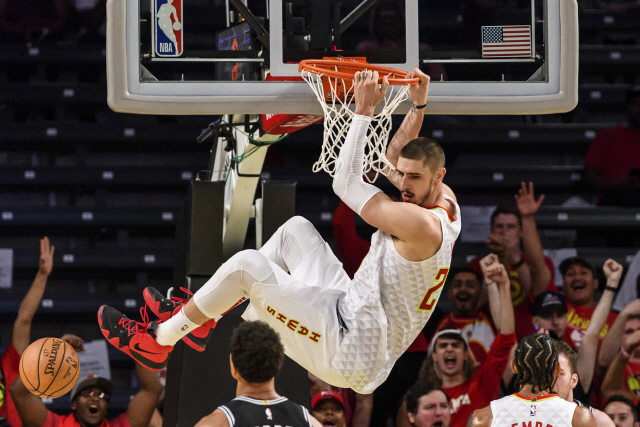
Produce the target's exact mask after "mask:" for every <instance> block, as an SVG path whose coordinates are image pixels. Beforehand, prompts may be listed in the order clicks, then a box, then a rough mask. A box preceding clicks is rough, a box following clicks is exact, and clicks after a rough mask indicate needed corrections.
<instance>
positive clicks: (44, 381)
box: [20, 338, 80, 399]
mask: <svg viewBox="0 0 640 427" xmlns="http://www.w3.org/2000/svg"><path fill="white" fill-rule="evenodd" d="M79 373H80V362H79V361H78V355H77V354H76V351H75V350H74V349H73V348H72V347H71V346H70V345H69V344H67V343H66V342H64V341H62V340H61V339H60V338H41V339H39V340H38V341H35V342H33V343H31V345H30V346H29V347H27V349H26V350H25V351H24V353H22V357H21V358H20V378H21V379H22V383H23V384H24V385H25V387H26V388H27V390H29V391H30V392H31V393H33V394H35V395H36V396H38V397H49V398H52V399H55V398H57V397H60V396H63V395H65V394H66V393H68V392H69V391H71V389H72V388H73V386H74V385H76V382H77V381H78V374H79Z"/></svg>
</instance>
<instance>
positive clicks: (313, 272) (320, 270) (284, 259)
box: [260, 216, 350, 290]
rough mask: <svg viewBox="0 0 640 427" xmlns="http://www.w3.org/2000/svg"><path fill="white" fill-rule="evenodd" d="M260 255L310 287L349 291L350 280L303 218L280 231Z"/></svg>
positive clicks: (331, 252)
mask: <svg viewBox="0 0 640 427" xmlns="http://www.w3.org/2000/svg"><path fill="white" fill-rule="evenodd" d="M260 253H261V254H263V255H264V256H266V257H267V258H269V259H270V260H271V261H272V262H274V263H275V264H277V265H278V266H279V267H280V268H282V269H283V270H284V271H288V272H289V273H290V274H291V275H292V276H293V277H294V278H295V279H297V280H298V281H299V282H301V283H304V284H306V285H311V286H320V287H324V288H334V289H342V290H346V287H347V286H348V283H349V281H350V280H349V277H348V275H347V273H346V272H345V271H344V269H343V267H342V263H341V262H340V261H339V260H338V258H336V256H335V254H334V253H333V251H332V250H331V248H330V247H329V245H328V244H327V242H325V241H324V239H323V238H322V236H320V233H318V230H316V229H315V227H314V226H313V224H311V222H309V221H308V220H307V219H305V218H303V217H301V216H295V217H293V218H291V219H289V220H288V221H287V222H285V223H284V224H283V225H282V226H281V227H280V228H278V230H277V231H276V232H275V233H274V234H273V236H271V238H270V239H269V240H268V241H267V242H266V243H265V244H264V246H262V248H260Z"/></svg>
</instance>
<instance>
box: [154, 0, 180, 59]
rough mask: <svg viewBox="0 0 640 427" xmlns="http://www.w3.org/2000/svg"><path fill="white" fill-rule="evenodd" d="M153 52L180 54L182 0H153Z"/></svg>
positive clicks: (162, 54) (158, 53)
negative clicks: (154, 10)
mask: <svg viewBox="0 0 640 427" xmlns="http://www.w3.org/2000/svg"><path fill="white" fill-rule="evenodd" d="M155 4H156V16H155V23H154V29H155V31H154V33H155V37H156V43H155V51H156V52H155V53H156V55H158V56H180V55H182V0H155Z"/></svg>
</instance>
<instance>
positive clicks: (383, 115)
mask: <svg viewBox="0 0 640 427" xmlns="http://www.w3.org/2000/svg"><path fill="white" fill-rule="evenodd" d="M302 78H304V79H305V81H306V82H307V83H309V86H311V89H312V90H313V93H315V95H316V97H317V98H318V101H320V105H321V106H322V109H323V110H324V138H323V140H322V152H321V153H320V158H319V159H318V161H317V162H316V163H315V164H314V165H313V171H314V172H319V171H320V170H324V171H325V172H327V173H328V174H329V175H331V176H333V174H334V170H335V163H336V160H337V159H338V153H339V151H340V148H341V147H342V144H343V143H344V140H345V138H346V137H347V132H349V127H350V126H351V120H353V116H354V115H355V113H354V112H353V111H351V109H350V108H349V107H350V106H351V103H352V101H353V93H352V92H353V87H351V88H350V89H349V91H348V92H346V93H345V98H346V99H347V100H346V101H345V100H343V99H340V98H339V97H338V96H336V89H337V88H338V87H343V88H344V87H349V86H351V82H346V81H345V80H343V79H339V78H337V77H329V76H326V75H322V74H316V73H312V72H309V71H307V70H302ZM323 78H324V79H329V84H330V86H331V93H328V94H325V93H324V89H323V86H322V79H323ZM338 82H341V83H342V86H339V85H338ZM408 90H409V85H408V84H407V85H404V86H397V85H392V86H390V87H389V89H388V90H387V94H386V96H385V98H384V108H383V109H382V111H381V112H380V113H378V114H376V115H374V116H373V120H372V121H371V124H369V129H368V131H367V145H366V146H365V151H364V174H365V175H366V176H367V179H368V180H369V182H373V181H375V180H376V179H377V178H378V175H379V174H383V175H387V174H388V173H389V171H390V170H393V169H395V168H394V167H393V166H392V165H391V163H389V161H388V160H387V156H386V154H385V153H386V151H387V144H388V143H389V133H390V132H391V114H392V113H393V111H394V110H395V109H396V108H397V107H398V105H399V104H400V103H401V102H402V101H404V100H405V99H407V91H408ZM327 98H328V99H330V101H326V99H327ZM387 168H389V169H387ZM385 169H386V172H385ZM370 171H374V172H375V175H374V176H371V175H372V174H368V172H370Z"/></svg>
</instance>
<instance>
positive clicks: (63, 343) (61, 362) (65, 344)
mask: <svg viewBox="0 0 640 427" xmlns="http://www.w3.org/2000/svg"><path fill="white" fill-rule="evenodd" d="M51 339H54V338H51ZM60 341H62V340H60ZM62 346H63V347H64V352H63V353H62V359H61V361H60V364H59V365H58V370H57V371H56V373H55V375H54V376H53V378H52V379H51V382H50V383H49V385H48V386H47V388H46V389H44V390H43V391H42V392H41V393H40V394H39V395H38V396H42V395H43V394H45V393H46V392H47V390H49V387H51V385H52V384H53V383H54V382H55V381H56V378H57V377H58V374H59V373H60V369H61V368H62V364H63V363H64V356H65V354H67V343H66V342H64V341H62ZM56 359H57V357H56ZM38 364H40V358H38ZM38 373H40V371H38Z"/></svg>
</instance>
